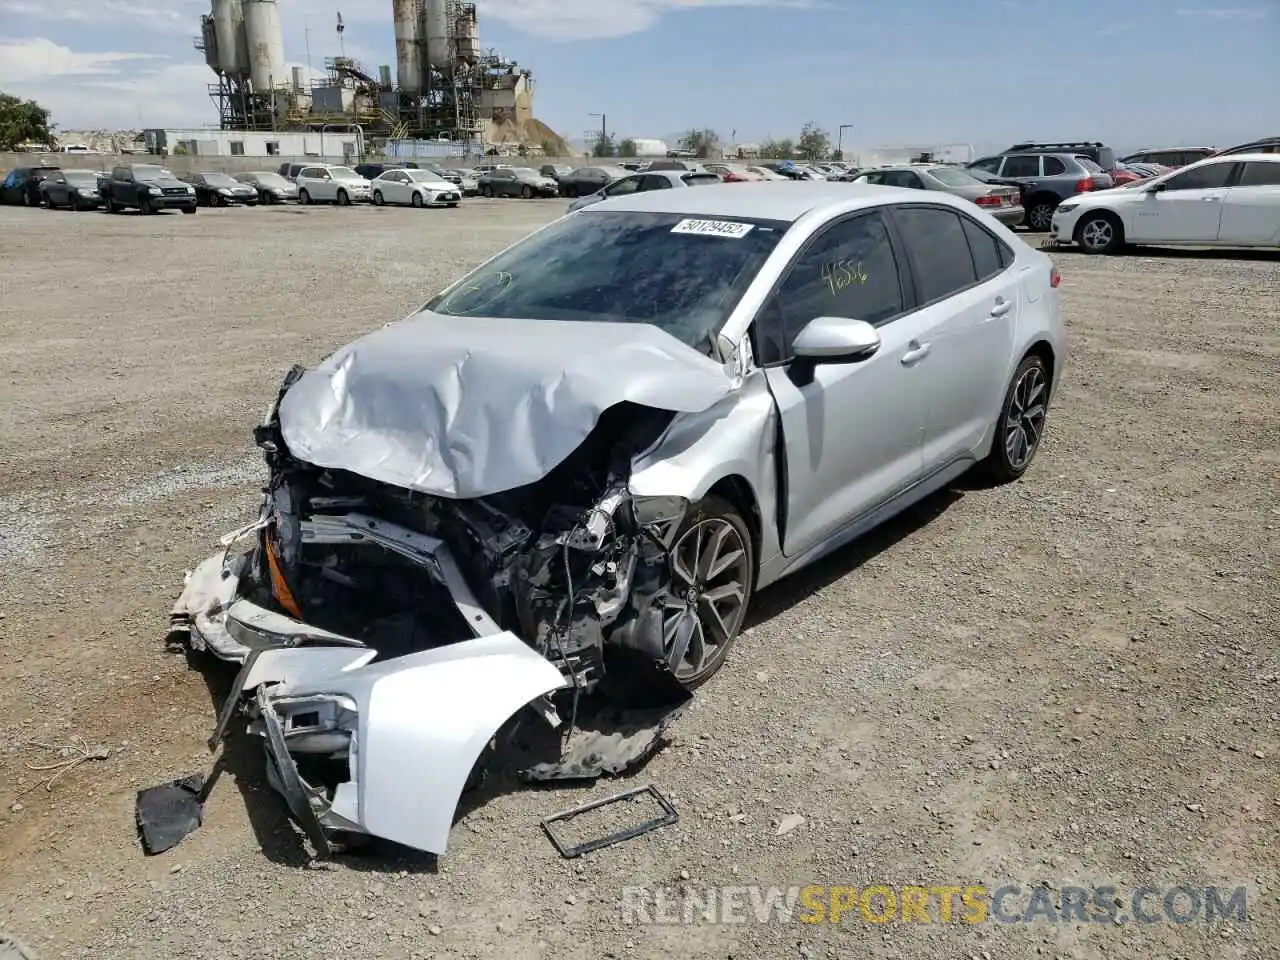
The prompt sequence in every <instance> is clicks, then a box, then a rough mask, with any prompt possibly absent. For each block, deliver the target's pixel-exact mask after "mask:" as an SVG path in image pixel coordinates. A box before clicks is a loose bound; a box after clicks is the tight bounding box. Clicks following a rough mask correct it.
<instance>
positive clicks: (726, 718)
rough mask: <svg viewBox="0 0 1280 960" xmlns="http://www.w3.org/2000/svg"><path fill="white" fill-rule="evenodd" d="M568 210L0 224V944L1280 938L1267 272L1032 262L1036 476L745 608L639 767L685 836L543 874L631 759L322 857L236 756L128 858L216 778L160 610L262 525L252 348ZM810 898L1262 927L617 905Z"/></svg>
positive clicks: (1265, 948)
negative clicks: (1036, 276) (1054, 333)
mask: <svg viewBox="0 0 1280 960" xmlns="http://www.w3.org/2000/svg"><path fill="white" fill-rule="evenodd" d="M561 209H563V204H561V203H558V202H554V201H549V202H529V203H521V202H519V201H506V202H503V201H493V202H481V201H477V202H474V203H470V204H468V205H467V206H465V207H464V208H463V209H461V210H459V211H409V210H373V209H353V210H336V209H307V210H298V209H288V210H286V209H272V210H258V211H248V210H231V211H210V212H203V211H202V212H201V214H200V215H199V216H198V217H182V216H179V215H176V214H171V215H168V216H164V217H152V218H143V217H140V216H135V215H130V216H121V217H111V216H106V215H103V214H70V213H49V212H44V211H26V210H20V209H15V208H5V209H2V210H0V262H2V263H3V264H4V294H3V297H2V298H0V357H2V358H3V359H2V360H0V367H2V368H3V387H2V388H0V389H2V391H3V392H2V394H0V398H2V402H0V430H2V431H3V432H2V435H0V563H2V564H3V570H4V575H3V578H0V695H2V696H3V698H4V703H5V710H4V712H3V716H0V931H2V932H7V933H11V934H17V935H19V936H22V937H24V938H25V939H27V940H28V941H29V942H30V943H31V945H32V946H33V947H35V948H36V949H37V950H38V951H39V953H40V955H41V956H42V957H53V956H59V955H67V956H74V957H89V956H92V957H95V958H107V957H117V956H118V957H130V958H140V960H146V958H157V960H158V958H165V960H168V958H172V957H194V956H219V957H255V958H261V957H298V956H341V957H348V958H353V960H359V958H388V960H390V958H407V957H459V958H461V957H477V958H479V957H495V958H496V957H503V958H507V957H555V958H566V957H569V958H577V957H581V958H591V960H599V958H601V957H615V956H616V957H623V956H625V957H666V956H670V955H674V954H676V953H680V954H683V955H685V956H689V957H750V958H755V957H761V958H764V957H770V958H772V957H797V956H800V957H832V958H835V957H849V956H859V957H862V956H875V957H897V958H920V960H925V958H928V960H936V958H942V957H956V958H961V957H971V956H972V957H982V958H984V960H1022V958H1028V957H1038V956H1045V957H1072V958H1102V957H1107V958H1128V957H1132V958H1149V957H1172V956H1178V957H1186V958H1199V957H1214V958H1219V957H1220V958H1244V957H1257V958H1264V957H1267V958H1274V957H1276V956H1277V955H1278V951H1280V920H1278V919H1277V916H1278V914H1280V844H1278V843H1277V841H1278V840H1280V837H1278V836H1277V827H1276V824H1277V822H1280V776H1277V771H1280V712H1278V711H1280V657H1278V656H1277V637H1278V634H1280V629H1278V628H1277V624H1278V623H1280V603H1277V575H1276V574H1277V571H1276V557H1277V553H1276V547H1277V542H1278V539H1280V538H1278V536H1277V533H1278V531H1280V495H1278V493H1280V483H1278V481H1280V389H1278V388H1277V385H1276V384H1277V378H1276V375H1277V371H1278V370H1280V295H1278V291H1280V260H1277V259H1276V258H1273V257H1270V258H1269V257H1254V258H1243V259H1226V258H1216V257H1210V256H1205V255H1193V254H1183V255H1179V256H1175V255H1165V256H1130V257H1124V258H1115V259H1090V258H1084V257H1081V256H1078V255H1075V254H1070V253H1066V254H1060V255H1056V256H1057V258H1058V262H1059V266H1060V268H1061V270H1062V273H1063V276H1064V278H1065V279H1064V283H1063V291H1064V294H1065V298H1066V306H1067V310H1068V319H1069V324H1070V328H1071V335H1072V349H1073V356H1072V359H1071V362H1070V365H1069V368H1068V370H1067V373H1066V380H1065V384H1064V389H1063V392H1062V393H1061V394H1060V398H1059V400H1058V402H1057V404H1056V406H1055V409H1054V410H1053V411H1052V413H1051V416H1050V428H1049V438H1048V442H1047V446H1046V447H1045V448H1044V450H1043V451H1042V453H1041V456H1040V459H1039V460H1038V461H1037V463H1036V465H1035V466H1034V467H1033V468H1032V470H1031V472H1030V473H1029V474H1028V476H1027V477H1026V479H1025V480H1024V481H1023V482H1021V483H1019V484H1016V485H1014V486H1011V487H1006V488H1001V489H994V490H990V489H975V488H961V489H958V490H955V491H953V492H949V493H947V494H945V495H940V496H937V497H935V498H933V499H932V500H931V501H930V502H929V503H927V504H926V505H924V506H923V507H922V508H920V509H918V510H916V511H913V512H912V514H911V515H910V516H908V517H905V518H903V519H901V520H899V521H897V522H895V523H893V524H891V525H890V527H888V528H887V529H885V530H883V531H882V532H881V533H880V534H879V535H877V536H875V537H873V538H872V539H871V540H870V541H868V542H865V543H862V544H859V545H855V547H853V548H851V549H848V550H845V551H843V552H841V553H840V554H838V555H837V556H835V557H833V558H831V559H830V560H828V561H826V562H824V563H823V564H821V565H820V566H819V567H818V568H817V569H812V570H810V571H807V572H805V573H802V574H800V575H798V576H797V577H796V578H794V579H792V580H789V581H786V582H784V583H783V584H781V585H779V586H778V587H776V588H774V589H771V590H769V591H767V592H765V593H764V594H762V595H761V596H760V597H759V598H758V606H757V609H756V612H755V616H754V617H753V620H752V625H751V627H750V630H749V631H748V632H747V634H746V635H745V636H744V637H743V639H742V640H741V641H740V642H739V644H738V646H737V648H736V651H735V653H734V655H733V657H732V658H731V660H730V662H729V664H728V665H727V666H726V668H725V670H724V671H723V672H722V673H721V675H720V676H719V677H718V678H717V679H716V680H715V681H713V682H712V683H711V684H710V685H709V686H707V687H705V688H704V689H703V690H702V691H700V692H699V694H698V696H697V698H696V701H695V703H694V705H693V708H692V709H691V710H690V712H689V713H687V714H686V715H685V716H684V717H683V718H682V719H681V720H680V721H679V723H678V724H677V726H676V728H675V740H674V742H673V743H672V744H671V746H670V747H669V748H668V749H666V750H665V751H664V752H663V753H661V754H659V755H658V756H657V757H656V758H655V759H654V760H653V761H652V762H651V763H650V764H649V765H648V767H647V768H646V769H645V770H644V772H643V773H642V774H640V775H639V776H638V777H637V778H636V779H635V780H634V781H633V782H634V783H637V784H639V783H644V782H648V781H652V782H654V783H656V784H658V785H659V786H660V787H661V788H662V789H663V790H664V791H666V792H668V793H669V795H670V796H671V797H673V799H674V800H675V803H676V804H677V806H678V807H679V809H680V812H681V820H680V822H679V824H677V825H676V826H674V827H670V828H667V829H665V830H662V831H659V832H656V833H653V834H650V835H648V836H646V837H643V838H641V839H637V840H635V841H632V842H630V843H627V844H624V845H621V846H618V847H615V848H613V849H611V850H607V851H602V852H600V853H597V854H594V855H591V856H588V857H586V858H584V859H582V860H580V861H576V862H574V861H565V860H562V859H560V858H559V857H558V856H557V855H556V854H555V852H554V851H553V850H552V848H551V847H550V845H549V844H548V843H547V841H546V839H545V838H544V837H543V836H542V834H541V833H540V831H539V829H538V819H539V818H540V817H542V816H545V815H547V814H549V813H551V812H553V811H556V810H559V809H563V808H566V807H569V806H572V805H575V804H577V803H580V802H583V801H585V800H586V799H588V798H589V797H593V796H600V795H604V794H605V793H608V792H611V791H613V790H615V789H618V786H619V785H618V784H617V783H604V784H600V785H598V786H596V787H594V788H590V789H583V788H575V789H570V790H559V791H548V790H541V791H539V790H529V789H523V788H519V787H516V786H515V785H514V784H510V783H504V782H501V781H500V782H498V783H497V784H496V785H495V786H494V787H493V788H492V789H491V790H490V791H489V793H488V795H487V798H486V799H487V802H485V803H483V805H481V806H479V807H478V808H476V809H473V810H471V812H469V813H467V814H466V815H465V816H464V818H463V819H462V820H461V821H460V822H459V824H458V825H457V826H456V827H455V829H454V831H453V835H452V843H451V847H450V850H449V852H448V854H447V855H446V856H444V857H443V858H441V859H440V861H439V863H438V864H433V863H431V862H429V861H428V860H426V859H424V858H420V857H417V856H413V855H411V854H407V853H404V852H393V853H382V854H380V855H374V856H363V857H342V858H339V859H338V860H336V861H334V862H332V863H327V864H321V865H315V864H312V863H311V862H310V861H309V858H308V856H307V851H306V849H305V847H304V846H303V844H302V843H301V841H300V840H299V837H298V834H297V832H296V831H295V830H294V829H293V828H292V827H291V826H290V824H289V823H288V821H287V820H286V819H285V818H284V816H283V805H282V804H281V803H280V802H278V800H277V798H276V796H275V795H274V794H273V793H271V792H270V790H269V788H268V787H267V786H266V783H265V779H264V776H263V771H262V756H261V753H260V748H259V747H258V745H257V744H255V743H248V742H245V741H244V740H243V739H240V740H239V741H237V742H236V744H235V745H234V746H233V747H232V748H231V750H232V757H231V772H230V774H229V775H227V776H226V777H224V778H223V780H222V781H221V783H220V784H219V786H218V789H217V791H216V792H215V793H214V796H213V798H212V800H211V801H210V803H209V805H208V807H207V810H206V814H207V816H206V822H205V825H204V826H203V828H202V829H201V830H199V831H198V832H197V833H196V834H194V835H193V836H191V837H190V838H189V839H188V840H186V841H185V842H184V843H183V844H182V845H181V846H180V847H178V848H177V849H175V850H174V851H172V852H170V853H168V854H166V855H163V856H161V857H157V858H153V859H146V858H144V857H143V856H142V854H141V852H140V851H139V847H138V844H137V840H136V837H135V834H134V827H133V801H134V792H135V791H136V790H137V789H139V788H141V787H145V786H150V785H152V784H155V783H157V782H160V781H161V780H164V779H168V778H170V777H175V776H180V775H184V774H187V773H191V772H195V771H198V770H202V769H205V768H206V767H207V765H208V763H209V757H208V755H207V754H206V752H205V751H204V748H203V741H204V739H205V737H206V736H207V735H208V733H209V731H210V730H211V728H212V725H213V722H214V717H215V710H216V707H215V703H214V695H211V693H210V690H211V689H213V688H216V687H217V684H218V682H220V681H219V680H218V678H215V679H213V680H211V681H210V682H208V683H206V681H205V679H204V678H203V676H202V674H201V673H200V672H198V671H196V670H194V669H192V668H190V667H189V666H188V664H187V661H186V659H185V658H184V657H182V656H181V655H179V654H176V653H174V652H172V651H167V650H166V647H165V642H164V638H165V628H166V624H167V612H168V609H169V606H170V605H171V603H172V601H173V598H174V596H175V595H176V593H177V591H178V589H179V588H180V585H181V582H182V577H183V574H184V572H185V571H186V570H187V569H189V568H190V567H191V566H192V565H193V564H194V562H196V561H198V560H199V559H201V558H203V557H204V556H205V555H206V554H207V553H209V552H210V551H211V549H212V547H213V544H214V540H215V538H216V537H217V536H218V535H220V534H222V533H223V532H225V531H227V530H228V529H231V528H232V527H234V526H237V525H239V524H241V523H242V522H245V521H246V520H248V519H250V518H251V517H252V514H253V511H254V509H255V506H256V483H257V481H258V480H259V478H260V475H261V468H260V465H259V456H258V452H257V451H256V450H255V449H254V447H253V445H252V440H251V430H252V427H253V426H254V424H255V423H256V422H257V420H258V419H259V418H260V416H261V414H262V411H263V409H264V408H265V406H266V404H267V402H268V401H269V400H270V398H271V396H272V395H273V393H274V391H275V389H276V386H277V383H278V381H279V378H280V376H281V374H282V373H283V371H284V370H285V369H286V368H287V367H288V366H289V365H290V364H291V363H293V362H295V361H303V362H307V363H311V362H314V361H316V360H318V359H319V358H320V357H322V356H323V355H324V354H325V353H326V352H328V351H329V350H330V349H331V348H333V347H335V346H337V345H339V344H340V343H342V342H344V341H347V340H348V339H350V338H352V337H354V336H356V335H357V334H359V333H361V332H363V331H366V330H369V329H370V328H372V327H374V326H376V325H378V324H381V323H383V322H385V321H387V320H392V319H396V318H398V317H400V316H402V315H404V314H405V313H407V312H408V311H409V310H410V309H412V308H413V307H414V306H416V305H417V304H418V303H419V302H421V301H422V300H423V299H425V297H426V296H427V295H428V294H430V293H431V292H433V291H434V290H435V289H437V288H439V287H440V286H442V285H443V284H444V283H445V282H446V281H448V280H450V279H451V278H453V277H454V276H456V275H457V274H458V273H459V272H460V271H462V270H463V269H464V268H466V267H468V266H470V265H472V264H474V263H475V262H477V261H479V260H480V259H482V258H483V257H485V256H486V255H488V254H489V253H491V252H493V251H495V250H496V249H497V248H498V247H500V246H502V245H504V244H505V243H507V242H509V241H511V240H513V239H515V238H516V237H518V236H520V235H521V234H523V233H525V232H527V231H528V230H529V229H531V228H532V227H533V226H535V225H537V224H539V223H541V222H544V221H546V220H548V219H549V218H551V217H552V216H554V215H556V214H557V213H558V212H559V211H560V210H561ZM223 679H225V678H223ZM73 735H79V736H81V737H83V738H84V739H85V740H86V741H87V742H88V743H89V744H90V745H91V746H97V745H100V746H103V747H106V748H108V749H109V751H110V754H109V757H108V758H107V759H105V760H95V761H89V762H87V763H85V764H83V765H81V766H79V767H77V768H76V769H73V770H71V771H70V772H68V773H67V774H66V775H65V776H63V777H62V778H61V779H60V780H59V781H57V782H56V783H55V784H54V785H53V789H52V790H47V789H46V788H45V786H44V785H43V780H44V779H45V778H47V777H48V775H49V773H48V772H37V771H34V770H31V769H28V764H39V763H42V762H47V761H48V759H49V758H48V756H47V755H46V754H44V753H43V752H42V751H40V750H39V749H38V748H36V747H34V746H32V745H31V743H30V742H31V741H33V740H35V741H40V742H42V743H50V744H62V743H66V742H67V741H68V740H69V738H71V737H72V736H73ZM793 814H799V815H801V816H803V817H804V823H803V824H801V825H799V826H797V827H795V828H794V829H792V830H791V831H789V832H787V833H785V834H784V835H778V831H777V825H778V823H779V822H781V821H782V820H783V819H784V818H787V817H790V816H791V815H793ZM793 822H794V821H793ZM809 883H818V884H849V885H854V886H865V885H868V884H872V883H886V884H889V885H902V884H924V885H926V886H936V885H947V884H952V885H957V886H964V885H968V884H974V883H984V884H986V885H987V886H988V887H989V888H991V889H994V888H995V887H998V886H1000V885H1002V884H1004V883H1014V884H1019V885H1021V886H1022V887H1024V888H1025V889H1026V891H1029V890H1030V889H1031V888H1032V887H1033V886H1035V885H1036V884H1037V883H1046V884H1049V885H1050V887H1051V889H1052V890H1053V891H1054V893H1053V896H1054V897H1056V896H1057V895H1058V894H1057V892H1056V891H1058V890H1059V889H1060V888H1061V887H1063V886H1067V885H1072V884H1079V885H1083V886H1114V887H1116V888H1117V890H1118V893H1117V896H1118V897H1119V898H1120V899H1121V900H1122V901H1123V902H1124V903H1125V906H1126V907H1127V905H1128V903H1129V900H1128V896H1129V891H1131V890H1133V889H1134V888H1137V887H1141V886H1144V885H1155V886H1159V887H1162V888H1164V887H1170V886H1175V885H1187V886H1191V887H1195V888H1198V889H1201V890H1203V888H1204V887H1205V885H1209V884H1216V885H1222V886H1226V887H1227V888H1229V889H1234V888H1235V887H1237V886H1240V885H1246V886H1247V887H1248V897H1249V901H1248V910H1249V920H1248V922H1243V923H1242V922H1238V921H1236V920H1231V921H1230V922H1226V923H1223V922H1219V923H1215V924H1207V923H1205V922H1203V921H1202V920H1200V919H1195V920H1193V921H1192V922H1190V923H1186V924H1181V925H1179V924H1174V923H1170V922H1159V923H1155V924H1150V925H1136V924H1132V923H1129V924H1118V923H1109V922H1108V923H1088V924H1086V923H1079V922H1064V923H1052V922H1048V921H1046V920H1044V919H1041V920H1038V921H1037V922H1035V923H1034V924H1003V923H998V922H987V923H980V924H974V925H968V924H964V923H954V922H953V923H951V924H949V925H948V924H941V923H932V924H928V925H925V924H920V923H909V924H902V923H899V922H893V923H889V924H884V925H872V924H868V923H865V922H863V921H862V920H861V919H859V918H858V915H857V912H856V911H855V912H854V913H853V914H851V915H849V916H846V918H845V920H844V922H842V923H840V924H838V925H826V924H820V925H806V924H800V923H770V924H760V923H756V922H749V923H738V924H726V925H715V924H711V923H708V922H705V921H703V922H698V923H696V924H694V925H692V926H677V925H647V924H643V923H627V922H625V921H627V920H629V919H634V918H632V917H628V916H625V915H624V913H623V911H622V910H621V904H622V900H623V888H624V887H627V886H631V885H660V884H675V885H677V886H684V887H686V888H693V889H695V890H699V889H702V885H704V884H731V885H741V884H761V885H769V886H783V887H786V886H790V885H804V884H809ZM1159 902H1160V897H1159V896H1156V897H1154V898H1153V899H1152V900H1151V901H1150V904H1151V909H1155V910H1157V911H1158V910H1159ZM1185 910H1186V908H1185V907H1184V908H1183V911H1184V913H1185ZM1125 912H1127V911H1126V910H1125V909H1122V910H1121V911H1120V913H1121V914H1124V913H1125ZM933 915H934V918H935V919H936V918H937V912H936V910H934V912H933Z"/></svg>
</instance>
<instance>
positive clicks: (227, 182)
mask: <svg viewBox="0 0 1280 960" xmlns="http://www.w3.org/2000/svg"><path fill="white" fill-rule="evenodd" d="M200 176H202V177H204V182H205V183H207V184H208V185H209V186H211V187H239V186H241V183H240V181H239V180H234V179H232V178H231V177H229V176H227V175H226V174H225V173H202V174H200Z"/></svg>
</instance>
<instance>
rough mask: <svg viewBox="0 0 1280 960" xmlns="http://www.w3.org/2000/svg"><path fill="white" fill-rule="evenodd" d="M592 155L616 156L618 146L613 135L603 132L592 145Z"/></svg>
mask: <svg viewBox="0 0 1280 960" xmlns="http://www.w3.org/2000/svg"><path fill="white" fill-rule="evenodd" d="M591 155H592V156H593V157H616V156H617V155H618V148H617V146H616V145H615V144H614V142H613V135H612V134H601V135H600V136H598V137H596V142H595V143H594V144H592V146H591Z"/></svg>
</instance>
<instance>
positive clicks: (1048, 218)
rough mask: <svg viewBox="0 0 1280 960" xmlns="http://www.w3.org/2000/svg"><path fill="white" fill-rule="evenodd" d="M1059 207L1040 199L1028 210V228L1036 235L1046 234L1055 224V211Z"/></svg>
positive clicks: (1049, 201) (1032, 203) (1033, 202)
mask: <svg viewBox="0 0 1280 960" xmlns="http://www.w3.org/2000/svg"><path fill="white" fill-rule="evenodd" d="M1056 209H1058V205H1057V204H1056V203H1054V202H1053V201H1051V200H1045V199H1043V198H1038V199H1036V200H1033V201H1032V202H1031V206H1030V207H1028V208H1027V227H1028V229H1030V230H1032V231H1033V232H1035V233H1044V232H1045V231H1047V230H1048V229H1049V227H1050V226H1051V225H1052V223H1053V211H1054V210H1056Z"/></svg>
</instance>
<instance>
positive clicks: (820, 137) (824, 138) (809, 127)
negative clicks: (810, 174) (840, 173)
mask: <svg viewBox="0 0 1280 960" xmlns="http://www.w3.org/2000/svg"><path fill="white" fill-rule="evenodd" d="M798 146H799V148H800V155H801V156H803V157H804V158H805V159H806V160H821V159H822V158H823V157H827V156H830V155H831V136H830V134H828V133H827V131H825V130H823V129H822V128H821V127H820V126H818V124H817V123H815V122H814V121H813V120H810V121H809V122H808V123H806V124H805V125H804V127H803V128H802V129H801V130H800V142H799V144H798Z"/></svg>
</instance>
